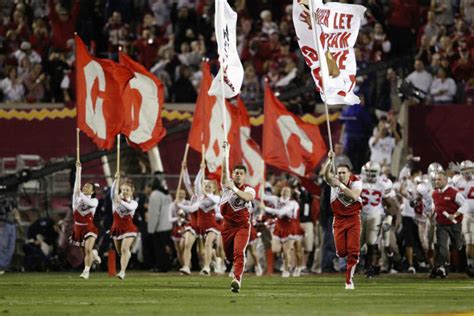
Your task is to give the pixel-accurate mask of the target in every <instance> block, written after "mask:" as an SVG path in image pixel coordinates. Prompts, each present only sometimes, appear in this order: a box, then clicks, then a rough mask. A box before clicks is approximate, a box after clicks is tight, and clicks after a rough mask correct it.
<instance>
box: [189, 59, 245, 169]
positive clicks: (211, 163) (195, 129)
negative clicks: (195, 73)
mask: <svg viewBox="0 0 474 316" xmlns="http://www.w3.org/2000/svg"><path fill="white" fill-rule="evenodd" d="M201 68H202V72H203V78H202V81H201V86H200V88H199V94H198V98H197V102H196V109H195V111H194V116H193V123H192V125H191V129H190V131H189V136H188V143H189V146H190V147H191V148H193V149H194V150H196V151H198V152H202V144H204V146H205V159H206V164H207V168H208V171H209V172H210V173H211V174H217V175H219V174H220V167H221V165H222V161H223V159H224V151H223V148H222V146H223V144H224V135H225V134H224V127H223V122H222V104H221V103H220V102H222V99H221V98H219V99H217V98H216V97H213V96H210V95H209V94H208V91H209V88H210V86H211V83H212V75H211V71H210V69H209V64H207V63H202V65H201ZM225 109H226V120H227V140H228V142H229V145H230V150H231V152H230V155H231V159H230V163H231V165H232V163H233V160H232V156H233V147H234V145H235V141H236V138H237V137H238V120H239V109H238V108H237V107H236V106H233V105H232V104H230V103H228V102H226V107H225Z"/></svg>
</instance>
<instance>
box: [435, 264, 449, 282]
mask: <svg viewBox="0 0 474 316" xmlns="http://www.w3.org/2000/svg"><path fill="white" fill-rule="evenodd" d="M436 273H437V274H438V276H439V277H440V278H441V279H444V278H446V276H447V275H448V274H447V273H446V269H445V268H444V267H439V268H438V270H436Z"/></svg>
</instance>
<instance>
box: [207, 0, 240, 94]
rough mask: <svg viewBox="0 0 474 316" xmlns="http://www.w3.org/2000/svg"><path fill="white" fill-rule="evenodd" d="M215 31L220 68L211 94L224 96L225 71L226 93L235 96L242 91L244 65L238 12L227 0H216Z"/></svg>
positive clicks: (210, 91) (210, 90) (213, 82)
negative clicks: (238, 35) (238, 43)
mask: <svg viewBox="0 0 474 316" xmlns="http://www.w3.org/2000/svg"><path fill="white" fill-rule="evenodd" d="M215 4H216V13H215V18H214V22H215V32H216V40H217V51H218V53H219V62H220V65H221V67H220V69H219V73H218V74H217V76H216V77H215V78H214V80H213V81H212V85H211V88H210V89H209V95H214V96H222V86H221V84H222V83H221V82H222V81H221V77H222V76H221V75H222V74H221V72H222V71H224V83H225V84H224V95H225V97H226V98H233V97H235V96H236V95H237V94H239V93H240V88H241V87H242V81H243V80H244V67H243V66H242V62H241V61H240V58H239V53H238V51H237V32H236V27H237V13H235V12H234V10H232V8H231V7H230V5H229V4H228V3H227V0H215Z"/></svg>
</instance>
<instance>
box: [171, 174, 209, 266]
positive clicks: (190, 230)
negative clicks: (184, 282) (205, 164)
mask: <svg viewBox="0 0 474 316" xmlns="http://www.w3.org/2000/svg"><path fill="white" fill-rule="evenodd" d="M183 167H184V171H185V172H187V169H186V168H185V166H183ZM203 176H204V168H202V166H201V169H200V170H199V172H198V174H197V175H196V179H195V180H194V187H195V188H196V186H199V185H200V183H201V181H202V177H203ZM185 184H186V181H185ZM176 205H177V207H178V208H180V209H182V210H183V211H184V212H185V213H186V214H187V216H188V219H189V222H188V223H187V224H186V225H185V226H184V235H183V239H184V250H183V266H182V267H181V269H179V272H181V273H182V274H185V275H189V274H191V250H192V248H193V245H194V243H195V242H196V240H197V239H198V237H199V234H200V231H199V227H198V216H199V212H198V211H197V210H198V209H199V201H198V199H197V195H196V194H194V193H193V196H192V198H191V204H189V203H177V204H176ZM198 248H199V247H198ZM198 252H199V251H198Z"/></svg>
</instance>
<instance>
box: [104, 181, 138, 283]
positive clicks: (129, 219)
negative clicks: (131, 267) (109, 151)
mask: <svg viewBox="0 0 474 316" xmlns="http://www.w3.org/2000/svg"><path fill="white" fill-rule="evenodd" d="M119 186H120V187H119ZM134 191H135V187H134V185H133V183H132V182H130V181H127V182H123V183H122V184H120V174H119V173H116V174H115V181H114V183H113V184H112V189H111V194H112V208H113V216H114V221H113V224H112V228H111V229H110V235H111V237H112V239H113V240H114V244H115V249H116V250H117V253H118V254H119V256H120V272H119V273H118V274H117V277H118V278H119V279H121V280H123V279H125V270H126V269H127V265H128V261H129V260H130V257H131V255H132V254H131V248H132V245H133V242H134V241H135V238H136V237H137V232H138V229H137V227H136V226H135V224H134V223H133V215H134V214H135V211H136V209H137V207H138V203H137V201H135V200H133V192H134Z"/></svg>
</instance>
